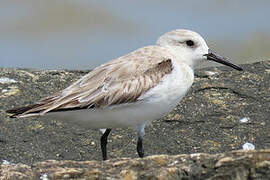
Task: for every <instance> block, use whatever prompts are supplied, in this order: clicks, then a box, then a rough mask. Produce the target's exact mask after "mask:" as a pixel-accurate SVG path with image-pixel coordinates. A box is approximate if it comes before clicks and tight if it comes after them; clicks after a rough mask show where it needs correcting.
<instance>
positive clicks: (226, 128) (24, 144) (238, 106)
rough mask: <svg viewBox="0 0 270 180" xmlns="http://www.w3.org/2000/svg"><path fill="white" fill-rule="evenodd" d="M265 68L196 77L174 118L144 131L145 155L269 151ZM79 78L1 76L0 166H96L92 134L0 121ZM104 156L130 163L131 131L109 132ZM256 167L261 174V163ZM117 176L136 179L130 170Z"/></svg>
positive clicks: (38, 121)
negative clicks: (2, 163)
mask: <svg viewBox="0 0 270 180" xmlns="http://www.w3.org/2000/svg"><path fill="white" fill-rule="evenodd" d="M269 64H270V61H263V62H257V63H253V64H245V65H242V67H243V68H244V71H242V72H239V71H235V70H232V69H230V68H227V67H217V68H207V69H201V70H197V71H196V73H195V74H196V76H195V77H196V78H195V82H194V84H193V86H192V88H191V90H190V91H189V93H188V94H187V96H186V97H185V98H184V99H183V100H182V101H181V103H179V105H178V106H177V107H176V108H175V109H174V111H172V112H170V113H169V114H168V115H167V116H165V117H164V118H162V119H159V120H156V121H154V122H153V123H152V124H151V125H150V126H149V127H147V128H146V135H145V137H144V147H145V152H146V153H147V155H157V154H168V155H177V154H194V153H210V154H214V153H224V152H229V151H232V150H239V149H242V146H243V145H244V144H246V143H250V144H252V145H254V147H255V148H256V149H269V148H270V141H269V138H270V123H269V117H270V108H269V107H270V93H269V92H270V65H269ZM86 73H87V71H66V70H53V71H52V70H43V71H41V70H30V69H8V68H1V69H0V79H1V81H0V112H1V113H0V127H1V128H0V159H1V160H6V161H8V162H11V163H16V164H17V163H22V164H27V165H32V164H34V163H37V162H40V161H45V160H47V159H55V160H57V161H56V162H66V161H62V160H75V161H86V160H101V152H100V147H99V139H100V136H101V134H100V132H99V130H89V129H86V130H85V129H78V128H77V127H74V126H71V125H69V124H65V123H63V122H60V121H57V119H44V118H25V119H11V118H9V117H8V115H7V114H6V113H5V110H7V109H11V108H14V107H19V106H22V105H27V104H30V103H33V102H35V101H37V100H38V99H40V98H42V97H44V96H48V95H50V94H52V93H53V92H56V91H59V90H61V89H63V88H65V87H67V86H68V85H70V84H71V83H72V82H74V81H75V80H76V79H78V78H79V77H81V76H82V75H84V74H86ZM252 152H253V151H252ZM254 152H256V151H254ZM108 153H109V154H108V156H109V158H111V159H112V158H119V157H129V158H136V157H137V152H136V135H135V133H134V132H133V130H132V129H115V130H113V131H112V134H111V135H110V136H109V143H108ZM209 156H210V155H209ZM213 156H214V155H213ZM169 157H170V158H171V156H169ZM227 160H228V159H227ZM223 161H225V162H226V159H225V160H223ZM221 162H222V161H221ZM219 164H220V163H219ZM253 165H254V164H253ZM257 165H260V167H267V162H261V163H259V164H257ZM257 165H256V166H257ZM254 166H255V165H254ZM12 167H13V165H12ZM265 169H267V168H265ZM99 171H102V170H100V169H98V168H97V169H96V171H93V172H92V173H95V172H96V173H97V174H98V172H99ZM170 171H172V172H173V171H174V169H170ZM76 172H77V171H76ZM161 172H163V171H160V173H161ZM77 173H78V174H80V172H77ZM89 173H91V172H89ZM119 173H120V174H122V175H123V176H126V177H139V176H138V175H137V174H136V171H135V170H132V171H128V170H126V171H122V172H120V171H119ZM164 173H165V172H164ZM243 173H244V171H243ZM161 174H162V173H161ZM165 174H166V173H165ZM44 177H46V174H45V175H44ZM217 178H218V176H217Z"/></svg>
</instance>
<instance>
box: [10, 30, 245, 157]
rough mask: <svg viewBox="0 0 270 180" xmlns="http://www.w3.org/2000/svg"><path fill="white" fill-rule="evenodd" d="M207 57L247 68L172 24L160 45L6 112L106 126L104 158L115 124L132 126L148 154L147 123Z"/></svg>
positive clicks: (175, 98)
mask: <svg viewBox="0 0 270 180" xmlns="http://www.w3.org/2000/svg"><path fill="white" fill-rule="evenodd" d="M207 60H210V61H215V62H218V63H221V64H224V65H227V66H230V67H232V68H234V69H236V70H239V71H242V70H243V69H242V68H241V67H239V66H237V65H234V64H232V63H231V62H230V61H229V60H228V59H227V58H225V57H222V56H220V55H218V54H216V53H215V52H214V51H212V50H210V49H209V48H208V46H207V44H206V42H205V40H204V39H203V38H202V37H201V36H200V35H199V34H198V33H196V32H193V31H190V30H184V29H177V30H173V31H171V32H167V33H165V34H164V35H162V36H161V37H160V38H159V39H158V41H157V43H156V45H152V46H146V47H142V48H140V49H137V50H135V51H133V52H131V53H129V54H126V55H124V56H122V57H119V58H117V59H114V60H111V61H109V62H107V63H105V64H103V65H101V66H99V67H96V68H95V69H94V70H92V71H91V72H89V73H88V74H86V75H85V76H83V77H82V78H81V79H79V80H77V81H76V82H75V83H73V84H71V85H70V86H69V87H67V88H66V89H64V90H62V91H60V92H56V93H55V94H53V95H51V96H49V97H46V98H43V99H41V100H39V101H38V102H36V103H34V104H31V105H28V106H25V107H21V108H17V109H11V110H8V111H7V113H10V114H11V117H30V116H45V115H46V116H50V117H54V118H57V119H59V120H62V121H66V122H68V123H74V124H77V125H80V126H81V127H86V128H97V129H102V131H103V135H102V137H101V139H100V141H101V150H102V157H103V160H106V159H107V149H106V145H107V138H108V135H109V134H110V132H111V129H113V128H126V127H133V128H134V130H135V131H137V133H138V140H137V152H138V155H139V157H144V150H143V136H144V128H145V126H146V125H147V124H150V123H151V121H153V120H155V119H158V118H161V117H162V116H164V115H166V114H167V113H169V112H170V111H171V110H172V109H173V108H174V107H175V106H176V105H177V104H178V103H179V101H180V100H181V99H182V98H183V97H184V96H185V94H186V93H187V91H188V90H189V88H190V87H191V85H192V83H193V80H194V72H193V69H194V67H196V65H197V64H199V63H201V62H202V61H207Z"/></svg>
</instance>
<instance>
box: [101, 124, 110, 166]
mask: <svg viewBox="0 0 270 180" xmlns="http://www.w3.org/2000/svg"><path fill="white" fill-rule="evenodd" d="M110 132H111V129H106V131H105V132H104V134H103V135H102V136H101V138H100V145H101V151H102V157H103V160H104V161H105V160H107V159H108V158H107V147H106V146H107V139H108V136H109V134H110Z"/></svg>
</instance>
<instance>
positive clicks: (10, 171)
mask: <svg viewBox="0 0 270 180" xmlns="http://www.w3.org/2000/svg"><path fill="white" fill-rule="evenodd" d="M0 179H43V180H47V179H115V180H117V179H124V180H135V179H149V180H150V179H158V180H174V179H208V180H210V179H211V180H218V179H228V180H229V179H232V180H244V179H246V180H250V179H258V180H263V179H265V180H268V179H270V150H260V151H233V152H229V153H224V154H216V155H210V154H203V153H202V154H200V153H198V154H190V155H186V154H183V155H175V156H168V155H155V156H148V157H146V158H143V159H139V158H135V159H131V158H119V159H111V160H107V161H105V162H102V161H70V160H65V161H56V160H47V161H43V162H38V163H35V164H34V165H33V166H27V165H24V164H16V165H15V164H13V165H12V164H11V165H1V166H0Z"/></svg>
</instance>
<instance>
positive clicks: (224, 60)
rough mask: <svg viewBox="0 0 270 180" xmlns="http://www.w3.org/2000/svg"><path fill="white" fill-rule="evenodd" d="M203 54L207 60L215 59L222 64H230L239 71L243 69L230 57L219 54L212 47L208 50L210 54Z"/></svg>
mask: <svg viewBox="0 0 270 180" xmlns="http://www.w3.org/2000/svg"><path fill="white" fill-rule="evenodd" d="M203 56H206V57H207V60H211V61H215V62H218V63H220V64H224V65H226V66H230V67H232V68H234V69H236V70H238V71H243V69H242V68H241V67H239V66H237V65H235V64H232V63H231V62H230V61H229V59H228V58H226V57H222V56H220V55H218V54H217V53H216V52H214V51H212V50H211V49H209V50H208V54H205V55H203Z"/></svg>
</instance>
